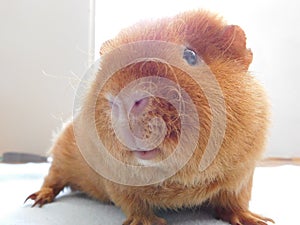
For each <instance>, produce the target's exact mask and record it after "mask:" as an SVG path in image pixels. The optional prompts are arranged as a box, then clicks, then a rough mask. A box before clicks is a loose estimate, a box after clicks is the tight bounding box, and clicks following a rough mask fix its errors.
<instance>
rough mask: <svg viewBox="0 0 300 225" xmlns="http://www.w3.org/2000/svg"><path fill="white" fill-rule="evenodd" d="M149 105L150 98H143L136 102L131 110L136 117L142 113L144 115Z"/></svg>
mask: <svg viewBox="0 0 300 225" xmlns="http://www.w3.org/2000/svg"><path fill="white" fill-rule="evenodd" d="M148 103H149V98H142V99H139V100H136V101H134V104H133V106H132V108H131V113H133V114H134V115H138V114H140V113H143V111H144V109H145V108H146V106H147V105H148Z"/></svg>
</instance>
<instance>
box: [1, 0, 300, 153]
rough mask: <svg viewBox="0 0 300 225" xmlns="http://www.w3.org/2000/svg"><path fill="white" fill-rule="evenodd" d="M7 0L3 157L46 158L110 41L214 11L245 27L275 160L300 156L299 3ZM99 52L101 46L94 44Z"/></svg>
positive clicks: (4, 16)
mask: <svg viewBox="0 0 300 225" xmlns="http://www.w3.org/2000/svg"><path fill="white" fill-rule="evenodd" d="M91 5H93V0H90V1H83V0H61V1H58V0H54V1H53V0H43V1H39V0H26V1H22V0H3V1H1V7H0V153H3V152H6V151H21V152H34V153H38V154H45V153H46V152H47V150H48V149H49V147H50V146H51V136H52V131H53V130H56V129H57V128H58V127H60V124H61V121H62V120H66V119H67V118H69V117H70V116H71V111H72V106H73V99H74V93H75V91H74V87H73V85H76V83H77V82H78V77H81V76H82V75H83V74H84V71H85V70H86V69H87V66H88V64H89V63H90V62H91V59H92V58H93V53H94V51H95V58H97V56H98V51H99V48H100V45H101V43H102V42H103V41H105V40H107V39H109V38H111V37H113V36H114V35H116V34H117V32H118V31H119V30H120V29H121V28H122V27H126V26H128V25H130V24H132V23H135V22H137V21H138V20H140V19H147V18H157V17H161V16H171V15H174V14H176V13H177V12H180V11H183V10H186V9H195V8H206V9H210V10H213V11H215V12H219V13H220V14H221V15H223V16H224V18H225V20H226V21H228V22H229V23H232V24H238V25H240V26H241V27H242V28H243V29H244V30H245V32H246V34H247V37H248V46H249V47H250V48H251V49H252V51H253V53H254V61H253V64H252V66H251V71H252V72H253V74H254V75H255V76H257V78H258V79H259V80H260V81H261V82H262V83H263V85H264V86H265V87H266V89H267V92H268V94H269V96H270V101H271V104H272V112H273V115H272V127H271V132H270V139H269V144H268V146H267V150H268V152H267V155H268V156H281V157H291V156H298V157H299V156H300V148H299V146H300V135H299V130H300V129H299V128H300V116H299V115H300V103H299V98H300V91H299V83H300V82H299V81H300V78H299V74H298V64H299V62H298V55H299V51H300V26H299V21H300V14H299V13H298V11H299V10H298V9H299V3H298V1H296V0H288V1H282V0H281V1H278V0H277V1H271V0H265V1H258V0H253V1H237V0H235V1H233V0H226V1H216V0H206V1H199V0H195V1H191V0H186V1H166V0H165V1H163V0H160V1H158V0H151V1H141V0H140V1H133V0H127V1H121V0H120V1H116V0H110V1H105V2H104V1H101V0H96V9H95V12H96V18H95V42H93V39H94V36H93V29H91V28H92V27H93V26H91V23H90V22H91V20H90V16H91V15H92V14H93V9H91ZM94 44H95V48H94V49H93V45H94Z"/></svg>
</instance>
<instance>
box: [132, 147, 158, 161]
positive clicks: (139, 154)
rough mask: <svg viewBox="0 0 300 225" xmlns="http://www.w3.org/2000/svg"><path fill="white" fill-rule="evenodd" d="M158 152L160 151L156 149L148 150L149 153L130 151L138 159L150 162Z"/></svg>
mask: <svg viewBox="0 0 300 225" xmlns="http://www.w3.org/2000/svg"><path fill="white" fill-rule="evenodd" d="M159 151H160V150H159V149H158V148H155V149H152V150H149V151H139V150H135V151H132V152H133V154H134V155H135V156H136V157H137V158H139V159H142V160H151V159H154V158H155V157H156V156H157V155H158V154H159Z"/></svg>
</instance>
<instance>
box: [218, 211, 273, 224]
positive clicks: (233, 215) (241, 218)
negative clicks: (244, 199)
mask: <svg viewBox="0 0 300 225" xmlns="http://www.w3.org/2000/svg"><path fill="white" fill-rule="evenodd" d="M217 214H218V217H219V218H220V219H222V220H224V221H227V222H229V223H230V224H232V225H268V222H271V223H275V222H274V220H272V219H270V218H267V217H263V216H260V215H257V214H255V213H252V212H250V211H242V212H230V211H226V210H219V211H217Z"/></svg>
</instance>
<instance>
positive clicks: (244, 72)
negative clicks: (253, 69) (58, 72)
mask: <svg viewBox="0 0 300 225" xmlns="http://www.w3.org/2000/svg"><path fill="white" fill-rule="evenodd" d="M143 40H161V41H167V42H172V43H175V44H180V45H185V46H187V47H188V48H190V49H193V50H194V51H195V52H196V53H197V54H198V55H199V56H201V58H202V59H203V60H204V61H205V62H206V64H207V65H208V66H209V67H210V69H211V71H212V72H213V73H214V74H215V76H216V79H217V81H218V82H219V84H220V87H221V89H222V92H223V95H224V98H225V103H226V119H227V121H226V122H227V126H226V133H225V137H224V140H223V143H222V146H221V149H220V151H219V154H218V155H217V157H216V158H215V160H214V161H213V163H212V164H211V165H210V166H209V167H208V168H207V169H206V170H204V171H199V168H198V165H199V161H200V159H201V156H202V155H203V152H204V149H205V146H206V144H207V141H208V136H209V133H210V131H211V120H212V118H211V117H212V113H211V109H210V107H209V104H208V101H207V99H206V97H205V95H204V93H203V91H202V90H201V89H200V88H199V87H198V86H196V85H195V83H194V81H193V80H192V79H191V78H190V77H189V76H188V75H187V74H185V73H184V72H183V71H181V70H179V69H178V68H172V67H171V66H170V65H164V64H163V63H161V62H153V61H151V62H140V63H136V64H134V65H129V66H127V67H125V68H123V69H122V70H120V71H118V72H116V73H115V74H114V76H113V77H111V78H110V79H109V80H108V82H107V83H106V85H105V87H104V88H103V90H102V92H101V93H99V97H98V100H97V105H96V127H97V132H98V134H99V136H100V137H101V139H102V140H103V143H104V144H105V145H106V146H107V147H108V149H109V150H110V151H111V154H112V155H113V156H114V157H115V158H118V159H120V160H123V161H125V162H127V163H132V164H136V162H135V161H134V157H133V155H132V153H131V152H128V151H121V150H122V148H124V147H122V146H121V144H118V143H117V141H116V137H115V136H114V134H113V130H112V128H111V125H110V121H109V116H108V114H107V113H109V112H110V108H109V104H108V102H107V100H106V99H105V97H104V96H105V93H107V92H111V93H113V94H117V93H118V92H119V91H120V90H121V89H122V88H123V87H124V86H125V85H126V84H128V83H129V82H130V81H133V80H135V79H137V78H139V77H141V76H150V75H152V76H153V75H157V76H165V77H166V78H168V79H170V80H173V81H174V82H177V83H179V84H180V86H181V87H182V88H184V89H185V90H186V91H187V93H188V94H189V95H190V96H191V98H192V99H193V101H194V103H195V105H196V108H197V111H198V114H199V120H200V126H201V128H202V129H201V132H200V138H199V141H198V146H197V149H196V151H195V152H194V153H193V156H192V158H191V159H190V160H189V161H188V163H187V164H186V165H185V166H184V167H183V168H182V169H181V170H180V171H178V172H177V173H176V174H175V175H174V176H172V177H170V178H168V179H166V180H164V181H162V182H160V183H158V184H153V185H148V186H126V185H121V184H118V183H114V182H112V181H109V180H107V179H105V178H103V177H102V176H100V175H99V174H98V173H96V172H95V171H94V170H93V169H92V168H91V167H90V166H89V165H88V164H87V163H86V162H85V160H84V159H83V157H82V155H81V153H80V151H79V149H78V147H77V145H76V140H75V135H74V131H73V123H70V124H69V126H68V127H66V128H65V129H64V131H63V133H62V134H61V135H60V136H59V138H58V139H57V140H56V142H55V144H54V146H53V148H52V155H53V162H52V165H51V168H50V171H49V174H48V176H47V177H46V178H45V181H44V184H43V186H42V188H41V190H40V191H39V192H37V193H34V194H33V195H31V196H29V198H31V199H34V200H35V204H39V205H43V204H45V203H47V202H51V201H52V200H53V199H54V197H55V196H56V195H57V194H58V193H59V192H60V190H62V189H63V188H64V187H65V186H71V187H72V188H75V189H79V190H81V191H83V192H85V193H87V194H89V195H90V196H92V197H94V198H97V199H99V200H100V201H104V202H113V203H115V204H116V205H118V206H120V207H121V208H122V210H123V211H124V213H125V214H126V216H127V220H126V221H125V222H124V224H125V225H135V224H144V225H146V224H166V221H165V220H163V219H161V218H158V217H156V216H155V215H154V212H153V210H154V209H156V208H165V209H167V208H171V209H178V208H182V207H194V206H199V205H201V204H203V203H208V204H209V205H211V206H212V207H213V208H215V209H216V212H217V214H218V216H219V217H220V218H222V219H224V220H226V221H228V222H230V223H231V224H234V225H236V224H247V225H254V224H267V222H268V221H271V222H272V220H271V219H268V218H264V217H261V216H258V215H256V214H253V213H251V212H250V211H249V210H248V203H249V201H250V195H251V188H252V177H253V172H254V168H255V165H256V162H257V161H258V160H259V159H260V157H261V155H262V153H263V150H264V145H265V139H266V132H267V127H268V117H269V111H268V103H267V100H266V97H265V93H264V90H263V89H262V87H261V86H260V85H259V84H258V83H257V82H256V80H255V79H254V77H252V76H251V75H250V74H249V73H248V67H249V64H250V63H251V61H252V52H251V51H250V50H249V49H247V48H246V37H245V34H244V32H243V30H242V29H241V28H240V27H238V26H232V25H227V24H225V23H224V22H223V21H222V19H221V18H219V17H218V16H217V15H214V14H211V13H209V12H207V11H191V12H186V13H183V14H180V15H178V16H175V17H173V18H166V19H161V20H157V21H148V22H145V21H144V22H142V23H139V24H136V25H134V26H132V27H130V28H127V29H124V30H123V31H121V32H120V34H119V35H118V36H117V37H116V38H114V39H112V40H109V41H107V42H106V43H105V44H104V45H103V46H102V48H101V51H100V54H101V55H103V54H106V53H109V52H110V51H112V50H113V49H115V48H117V47H120V46H121V45H124V44H126V43H132V42H136V41H143ZM105 63H109V62H106V61H103V62H102V64H105ZM141 74H142V75H141ZM97 79H101V71H99V73H98V75H97V78H96V80H95V81H94V83H93V84H92V86H91V91H90V95H94V94H95V93H94V91H95V90H97ZM91 98H92V97H91V96H87V101H86V103H85V105H83V108H84V109H87V108H88V107H89V99H91ZM154 109H155V110H154ZM87 111H88V110H87ZM154 115H161V116H164V120H165V121H166V122H167V126H168V129H167V130H168V133H167V136H166V137H167V138H166V139H165V140H164V142H163V143H162V144H161V149H163V151H161V152H160V155H159V160H162V159H164V158H166V157H167V156H168V155H170V154H171V153H172V149H173V148H174V146H176V144H177V142H178V132H177V131H178V130H180V123H178V121H177V120H176V118H177V117H178V114H176V110H174V108H172V107H171V106H170V105H169V104H168V103H167V102H165V101H164V100H162V99H155V98H152V99H151V102H150V103H149V107H148V108H147V109H146V111H145V115H144V116H143V121H147V120H149V119H150V118H151V117H153V116H154ZM145 135H147V132H145ZM49 190H50V194H49ZM51 191H52V193H51Z"/></svg>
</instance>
